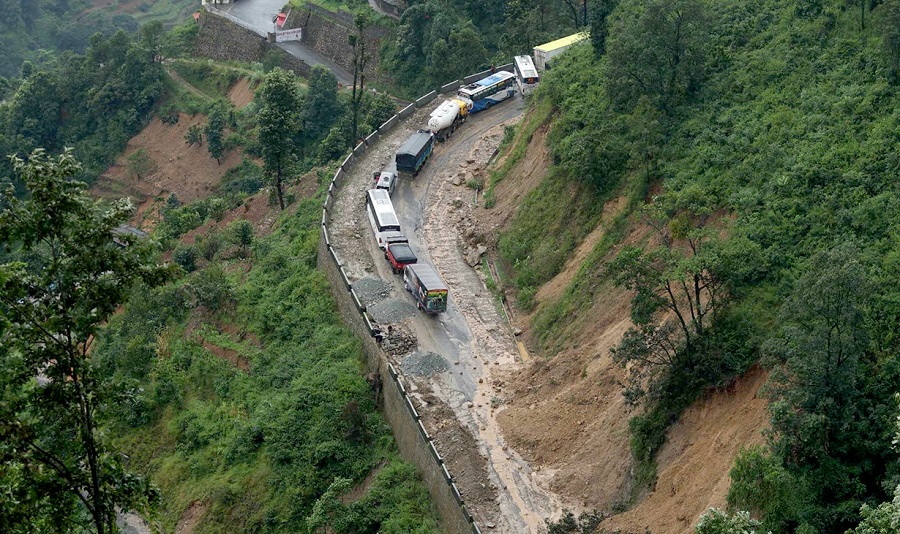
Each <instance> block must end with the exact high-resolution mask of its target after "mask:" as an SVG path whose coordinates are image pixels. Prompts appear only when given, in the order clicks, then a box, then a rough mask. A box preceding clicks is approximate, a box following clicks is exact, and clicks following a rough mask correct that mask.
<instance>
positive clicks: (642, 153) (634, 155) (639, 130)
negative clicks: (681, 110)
mask: <svg viewBox="0 0 900 534" xmlns="http://www.w3.org/2000/svg"><path fill="white" fill-rule="evenodd" d="M662 119H663V117H662V115H661V113H660V112H659V111H658V110H657V109H656V108H655V107H653V104H651V103H650V99H649V98H647V97H646V96H642V97H641V98H640V99H639V100H638V102H637V105H636V106H635V107H634V110H633V111H632V112H631V115H629V116H628V119H627V120H628V134H629V135H628V137H629V140H628V141H629V142H628V148H629V152H630V155H631V161H632V162H634V163H636V164H638V165H642V166H643V167H644V177H645V180H646V182H647V183H649V182H650V171H651V170H653V169H654V167H655V164H656V159H657V157H658V156H659V149H660V147H661V146H662V144H663V143H662V141H663V125H662Z"/></svg>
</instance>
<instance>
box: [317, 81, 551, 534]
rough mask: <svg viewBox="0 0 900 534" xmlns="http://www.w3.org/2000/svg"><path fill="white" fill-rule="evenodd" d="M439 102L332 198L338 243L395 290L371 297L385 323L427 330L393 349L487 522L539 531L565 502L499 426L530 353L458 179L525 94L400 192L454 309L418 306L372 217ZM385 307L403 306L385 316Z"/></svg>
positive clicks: (485, 119) (514, 115) (468, 497)
mask: <svg viewBox="0 0 900 534" xmlns="http://www.w3.org/2000/svg"><path fill="white" fill-rule="evenodd" d="M438 103H439V102H438V101H435V102H434V103H433V104H429V105H428V106H425V107H424V108H423V109H420V110H417V111H416V113H415V114H413V116H412V117H410V118H408V119H406V120H405V121H403V122H401V123H400V124H399V125H398V126H397V127H395V128H394V129H393V130H392V131H390V132H389V133H388V134H387V135H386V136H385V137H383V138H382V139H381V140H379V141H378V143H377V144H376V145H374V146H373V147H371V148H369V149H368V150H367V151H366V152H365V153H364V154H363V155H362V156H361V157H360V158H359V159H357V160H356V162H355V163H354V166H353V168H352V170H350V172H347V173H346V174H345V178H344V180H346V182H345V185H344V186H343V187H342V191H341V193H340V194H339V195H338V196H337V197H336V200H335V203H334V206H333V207H332V212H331V216H332V222H331V226H330V235H331V243H332V246H333V247H334V249H335V251H336V253H337V254H338V257H339V258H340V260H341V262H342V263H343V265H344V268H345V270H346V271H347V274H348V277H349V278H350V280H351V283H352V284H353V286H354V287H356V288H364V287H365V288H368V287H376V288H384V289H383V290H382V291H381V292H380V293H378V294H375V295H374V296H371V298H370V300H369V301H368V302H366V304H367V306H369V310H370V313H373V317H375V318H376V320H379V321H380V323H381V325H382V327H383V328H386V325H388V324H391V325H393V328H394V332H402V333H409V334H410V335H411V337H413V338H414V339H415V345H414V346H412V347H402V348H400V349H398V350H393V348H392V346H391V342H390V340H388V342H386V350H387V352H388V354H389V358H390V359H391V360H392V361H393V362H394V364H395V366H396V367H397V369H398V370H400V372H401V374H402V375H403V378H404V380H405V381H406V382H407V384H408V385H409V390H410V394H411V395H412V396H413V397H415V398H416V399H417V400H418V401H419V403H420V408H419V413H420V415H421V416H422V419H423V422H424V423H425V425H426V428H427V429H428V431H429V433H431V435H432V436H433V437H434V439H435V442H436V444H437V446H438V449H439V452H440V453H441V454H442V455H443V456H444V459H445V462H446V463H447V465H448V468H449V469H450V471H451V474H452V475H453V477H454V480H455V481H456V483H457V485H458V486H459V488H460V492H461V493H462V494H463V498H464V499H465V501H466V505H467V507H468V508H469V509H470V511H471V512H472V514H473V515H474V516H475V517H476V519H477V520H478V522H479V524H480V525H481V526H482V528H484V527H485V526H488V527H490V526H491V525H493V526H494V527H495V528H496V529H497V531H498V532H539V531H540V530H541V528H542V527H543V520H544V519H545V518H550V517H554V516H555V515H557V514H558V512H559V510H560V508H561V506H560V503H559V500H558V499H557V497H556V496H555V495H553V494H552V493H550V492H548V491H546V490H545V489H544V488H543V487H542V486H541V485H540V484H539V481H538V475H537V474H535V473H533V472H532V470H531V466H530V465H529V464H528V462H526V461H525V460H524V459H523V458H522V457H521V456H519V455H518V454H517V453H516V452H515V451H513V450H512V449H511V448H509V447H508V446H507V445H506V443H505V441H504V439H503V436H502V434H501V432H500V430H499V426H498V425H497V423H496V417H495V413H496V412H497V411H499V410H500V409H502V408H501V407H500V404H502V395H503V393H502V388H501V387H500V384H501V383H502V377H501V376H500V375H502V374H503V373H504V372H505V371H508V370H510V369H513V368H516V367H517V366H518V365H520V364H519V362H518V361H517V359H516V358H517V354H518V351H517V349H516V346H515V341H514V338H513V336H512V334H511V332H510V331H509V328H508V327H507V325H506V323H505V322H504V321H503V319H502V317H501V315H500V313H499V312H498V309H497V303H496V301H495V299H494V297H493V295H492V294H491V292H490V291H488V290H487V289H486V288H485V286H484V283H483V282H482V280H481V278H480V277H479V274H478V272H476V271H475V270H473V269H472V268H471V267H469V265H468V264H467V263H466V262H465V259H464V258H463V254H462V252H461V250H460V249H461V246H463V240H462V238H461V235H460V231H459V229H458V228H459V225H460V224H465V223H464V217H465V216H464V211H465V207H464V206H463V204H464V202H469V201H470V199H471V195H472V194H473V192H472V190H470V189H468V188H465V187H460V186H454V185H453V184H452V178H453V176H454V175H456V174H457V173H458V172H459V171H460V169H461V168H464V167H466V166H468V165H469V162H472V163H471V166H479V167H482V168H483V167H484V166H485V165H486V163H487V160H488V159H489V157H490V155H491V153H492V152H493V149H494V147H496V146H497V144H498V143H499V139H500V137H502V133H503V125H504V124H509V123H512V122H515V121H516V120H518V118H519V117H520V116H521V114H522V112H523V110H524V102H523V101H522V100H521V98H519V97H516V98H515V99H513V100H511V101H507V102H503V103H502V104H499V105H497V106H496V107H494V108H492V109H491V110H489V111H485V112H482V113H479V114H477V115H473V116H471V117H470V118H469V120H468V121H467V123H466V124H464V125H463V126H461V127H460V128H459V130H457V132H456V133H455V134H454V135H453V136H452V137H451V138H450V139H449V140H448V141H446V142H444V143H439V144H437V145H436V146H435V149H434V153H433V154H432V156H431V159H430V161H429V162H427V164H426V165H425V167H424V168H423V170H422V172H421V173H420V174H419V176H418V177H416V178H414V179H403V180H401V182H400V184H399V185H398V188H397V190H396V191H395V192H394V196H393V204H394V208H395V211H396V212H397V215H398V218H399V220H400V227H401V229H402V230H403V232H404V234H405V235H406V236H407V238H408V239H409V241H410V245H411V246H412V248H413V250H414V251H415V252H416V254H417V255H418V257H419V261H420V262H429V263H432V264H433V265H434V266H435V268H436V269H437V271H438V272H439V273H440V274H441V276H442V277H443V278H444V281H445V282H446V283H447V285H448V287H449V288H450V298H449V303H448V309H447V311H446V312H445V313H442V314H440V315H437V316H428V315H425V314H423V313H420V312H416V310H415V305H414V304H413V300H412V297H411V296H410V295H409V294H408V293H407V292H406V291H405V290H404V288H403V283H402V281H401V277H400V276H396V275H394V274H392V273H391V270H390V267H389V265H388V263H387V262H386V261H385V260H384V258H383V252H382V251H381V249H379V248H378V246H377V245H376V244H375V240H374V238H373V235H372V230H371V227H370V225H369V221H368V218H367V216H366V214H365V209H364V205H363V204H364V203H363V199H364V195H365V191H366V190H367V189H368V188H370V187H371V186H372V172H373V171H377V170H379V169H383V168H386V167H387V168H390V167H391V166H392V161H393V155H394V153H395V152H396V150H397V149H398V148H399V146H400V144H401V143H403V141H405V140H406V138H407V137H408V136H409V135H410V134H411V133H412V132H414V131H415V130H416V129H417V128H421V127H423V126H424V125H425V124H426V122H427V117H428V114H429V113H430V112H431V110H432V109H434V108H435V107H436V106H437V105H438ZM457 197H459V198H460V200H457ZM462 198H465V201H462V200H461V199H462ZM461 221H463V222H461ZM360 298H362V297H360ZM408 309H411V310H412V311H411V312H406V310H408ZM380 310H395V311H396V310H398V311H399V313H396V314H395V316H394V317H393V318H391V317H390V314H384V315H385V317H384V318H382V319H379V318H378V316H379V315H380V313H379V312H380ZM395 335H397V334H395ZM423 362H425V363H424V365H423Z"/></svg>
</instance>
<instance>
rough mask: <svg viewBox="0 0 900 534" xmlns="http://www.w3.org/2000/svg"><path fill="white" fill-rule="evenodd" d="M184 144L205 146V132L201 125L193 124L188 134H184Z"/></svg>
mask: <svg viewBox="0 0 900 534" xmlns="http://www.w3.org/2000/svg"><path fill="white" fill-rule="evenodd" d="M184 142H185V143H187V144H188V145H197V146H200V145H202V144H203V130H202V129H201V128H200V125H199V124H192V125H191V126H190V127H189V128H188V131H187V133H186V134H184Z"/></svg>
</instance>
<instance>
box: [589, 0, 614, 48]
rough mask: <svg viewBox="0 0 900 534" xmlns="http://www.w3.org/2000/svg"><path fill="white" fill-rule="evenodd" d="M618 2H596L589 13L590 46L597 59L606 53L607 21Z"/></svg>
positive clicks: (609, 0)
mask: <svg viewBox="0 0 900 534" xmlns="http://www.w3.org/2000/svg"><path fill="white" fill-rule="evenodd" d="M616 4H618V0H596V1H595V2H594V9H593V11H592V12H591V17H590V24H591V46H593V47H594V55H596V56H597V57H598V58H599V57H600V56H602V55H603V54H605V53H606V38H607V37H608V36H609V24H608V22H607V19H608V18H609V16H610V15H611V14H612V12H613V9H615V8H616Z"/></svg>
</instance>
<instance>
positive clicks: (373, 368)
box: [318, 64, 512, 534]
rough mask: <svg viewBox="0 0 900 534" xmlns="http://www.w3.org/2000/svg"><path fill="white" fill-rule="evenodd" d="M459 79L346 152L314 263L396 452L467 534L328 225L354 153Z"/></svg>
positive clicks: (447, 519)
mask: <svg viewBox="0 0 900 534" xmlns="http://www.w3.org/2000/svg"><path fill="white" fill-rule="evenodd" d="M496 70H507V71H510V72H511V71H512V64H509V65H503V66H502V67H500V68H498V69H496ZM490 73H491V71H485V72H484V73H479V74H478V75H472V76H469V77H467V78H466V80H469V79H471V80H477V79H481V78H483V77H484V76H487V75H488V74H490ZM461 83H462V80H456V81H454V82H451V83H448V84H447V85H444V86H443V87H442V88H441V90H440V92H438V91H432V92H430V93H428V94H426V95H425V96H423V97H421V98H419V99H417V100H416V101H415V103H413V104H410V105H409V106H407V107H405V108H403V110H401V111H400V112H399V113H398V114H397V115H394V116H393V117H391V118H390V119H389V120H388V121H386V122H385V123H384V124H382V125H381V126H380V127H379V128H378V129H377V130H376V131H374V132H372V133H371V134H369V136H368V137H366V143H360V144H359V145H357V146H356V147H355V148H354V149H353V150H352V151H351V152H350V154H348V155H347V157H346V159H344V162H343V163H342V164H341V166H340V168H339V169H338V170H337V171H336V172H335V173H334V178H333V179H332V180H331V185H329V186H328V195H327V197H326V198H325V204H324V205H323V206H322V239H321V240H320V241H319V257H318V266H319V268H320V269H321V270H322V271H323V272H325V274H326V276H327V277H328V281H329V282H330V286H331V292H332V293H333V294H334V298H335V300H336V301H337V303H338V309H339V310H340V313H341V317H342V318H343V319H344V322H345V323H346V324H348V325H349V326H350V327H351V328H352V329H353V331H354V332H356V333H357V334H358V335H359V337H360V338H361V339H362V342H363V351H364V352H365V354H366V362H367V364H368V368H369V371H370V372H372V373H377V374H378V375H379V376H380V377H381V383H382V384H383V387H382V391H383V392H384V395H383V399H384V403H383V406H382V410H383V413H384V417H385V419H386V420H387V422H388V424H389V425H390V426H391V430H392V432H393V434H394V439H396V440H397V446H398V448H399V449H400V455H401V456H402V457H403V458H404V459H405V460H407V461H409V462H412V463H413V464H414V465H415V466H416V467H417V468H418V469H419V472H420V473H421V474H422V479H423V480H424V481H425V485H426V487H427V488H428V492H429V493H430V494H431V498H432V500H433V501H434V503H435V507H436V508H437V511H438V514H439V515H440V518H441V522H442V525H443V526H444V529H445V530H446V531H447V532H449V533H451V534H464V533H465V534H468V533H470V532H475V533H477V534H481V529H480V528H479V527H478V525H477V524H476V523H475V520H474V519H473V518H472V515H471V514H470V513H469V511H468V509H467V508H466V503H465V502H464V501H463V499H462V496H461V495H460V493H459V488H457V487H456V483H455V482H454V480H453V475H452V473H450V472H449V471H447V466H446V465H445V464H444V459H443V458H441V455H440V454H439V453H438V451H437V449H436V448H435V446H434V442H433V441H432V440H431V436H429V435H428V432H427V431H426V430H425V427H424V426H422V421H421V420H420V418H419V414H418V412H417V411H416V408H415V405H414V404H413V402H412V398H411V397H410V396H409V395H408V394H407V393H406V387H405V386H404V385H403V379H402V377H400V376H399V375H398V374H397V371H396V369H394V366H393V365H391V364H390V363H388V360H387V357H386V355H385V353H384V351H383V350H381V347H380V346H379V345H378V343H377V342H376V341H375V335H376V334H379V333H380V331H378V330H377V329H376V328H375V327H374V326H373V321H372V318H371V317H370V316H369V313H368V312H367V311H366V307H365V306H363V305H362V304H361V303H360V301H359V297H358V296H357V295H356V292H355V291H354V289H353V284H351V283H350V279H349V278H347V273H346V271H345V270H344V267H343V263H342V262H341V259H340V257H338V255H337V254H336V253H335V251H334V248H332V246H331V239H330V237H329V230H328V228H329V224H330V222H331V208H332V206H333V205H334V199H335V197H336V195H339V194H341V189H342V186H343V185H344V173H345V172H346V171H348V170H349V169H350V168H351V167H352V166H353V164H354V162H355V161H356V160H357V158H358V157H359V156H361V155H362V154H363V153H365V151H366V150H368V149H371V148H372V147H373V146H374V143H375V142H377V140H378V139H379V138H380V137H381V135H382V134H384V133H386V132H388V131H390V130H391V129H392V128H394V127H395V126H396V125H397V124H398V123H399V122H400V121H401V120H403V119H405V118H406V117H409V116H410V115H412V113H413V112H414V111H415V110H416V108H421V107H424V106H427V105H429V104H430V103H431V102H433V101H434V99H435V98H437V96H438V94H446V93H450V92H455V91H456V89H457V88H458V87H459V86H460V84H461ZM467 83H471V82H467ZM367 144H368V146H367Z"/></svg>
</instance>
